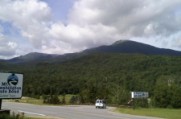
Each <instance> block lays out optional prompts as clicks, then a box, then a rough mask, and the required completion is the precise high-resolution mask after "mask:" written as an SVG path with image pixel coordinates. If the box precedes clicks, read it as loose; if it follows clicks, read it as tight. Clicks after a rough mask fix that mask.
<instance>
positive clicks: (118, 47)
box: [84, 40, 181, 56]
mask: <svg viewBox="0 0 181 119" xmlns="http://www.w3.org/2000/svg"><path fill="white" fill-rule="evenodd" d="M84 52H87V53H93V52H104V53H129V54H133V53H134V54H145V55H168V56H170V55H171V56H181V52H179V51H174V50H171V49H163V48H157V47H154V46H151V45H147V44H143V43H138V42H135V41H129V40H124V41H122V40H121V41H117V42H115V43H114V44H112V45H109V46H100V47H97V48H92V49H87V50H85V51H84Z"/></svg>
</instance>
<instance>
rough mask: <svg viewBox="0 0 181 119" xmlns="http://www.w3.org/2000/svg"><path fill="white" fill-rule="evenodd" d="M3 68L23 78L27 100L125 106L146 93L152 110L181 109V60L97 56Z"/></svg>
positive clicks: (168, 57)
mask: <svg viewBox="0 0 181 119" xmlns="http://www.w3.org/2000/svg"><path fill="white" fill-rule="evenodd" d="M0 67H1V69H0V70H1V72H19V73H23V74H24V83H23V95H24V96H30V97H37V98H39V97H40V96H47V95H52V96H55V95H65V94H74V95H76V97H73V98H74V99H72V100H74V101H75V102H76V101H77V102H79V103H82V104H84V103H94V102H95V100H96V99H97V98H103V99H106V101H107V103H108V104H112V105H126V104H127V102H128V101H129V100H130V99H131V91H144V92H149V99H150V100H151V101H150V102H149V105H151V106H154V107H162V108H168V107H169V108H181V75H180V74H181V57H176V56H157V55H140V54H131V55H130V54H119V53H108V54H106V53H105V54H103V53H102V54H99V53H95V54H90V55H86V56H83V57H80V58H76V59H72V60H68V61H64V62H54V63H48V62H42V63H29V64H23V65H19V64H7V63H0ZM74 101H73V102H74Z"/></svg>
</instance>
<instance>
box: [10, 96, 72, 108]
mask: <svg viewBox="0 0 181 119" xmlns="http://www.w3.org/2000/svg"><path fill="white" fill-rule="evenodd" d="M72 96H75V95H71V94H67V95H65V104H70V103H69V102H70V99H71V98H72ZM59 99H60V101H62V99H63V96H62V95H60V96H59ZM7 101H13V102H20V103H30V104H37V105H46V104H44V103H43V99H42V98H40V99H36V98H31V97H22V98H21V99H15V100H7Z"/></svg>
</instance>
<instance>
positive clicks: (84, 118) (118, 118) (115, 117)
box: [2, 101, 158, 119]
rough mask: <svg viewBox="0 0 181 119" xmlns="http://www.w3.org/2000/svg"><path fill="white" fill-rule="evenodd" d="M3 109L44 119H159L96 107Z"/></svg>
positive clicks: (18, 106)
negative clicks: (48, 118) (54, 118)
mask: <svg viewBox="0 0 181 119" xmlns="http://www.w3.org/2000/svg"><path fill="white" fill-rule="evenodd" d="M2 109H10V110H11V111H14V112H15V113H17V112H24V113H25V115H28V116H41V117H42V118H47V117H51V118H50V119H52V117H57V118H59V119H158V118H153V117H144V116H133V115H127V114H119V113H115V112H112V111H111V110H113V109H114V108H112V107H108V108H107V109H95V107H94V106H86V105H81V106H45V105H33V104H26V103H15V102H6V101H4V102H3V103H2Z"/></svg>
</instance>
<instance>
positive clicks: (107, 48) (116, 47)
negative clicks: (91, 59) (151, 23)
mask: <svg viewBox="0 0 181 119" xmlns="http://www.w3.org/2000/svg"><path fill="white" fill-rule="evenodd" d="M92 53H125V54H143V55H166V56H181V52H180V51H175V50H171V49H163V48H157V47H154V46H151V45H148V44H144V43H139V42H135V41H130V40H120V41H117V42H115V43H113V44H112V45H104V46H99V47H96V48H91V49H86V50H84V51H81V52H77V53H68V54H64V55H56V54H44V53H37V52H33V53H29V54H26V55H24V56H19V57H15V58H12V59H9V60H0V61H1V62H8V63H15V64H22V63H40V62H48V63H53V62H63V61H67V60H71V59H76V58H79V57H82V56H85V55H89V54H92Z"/></svg>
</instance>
